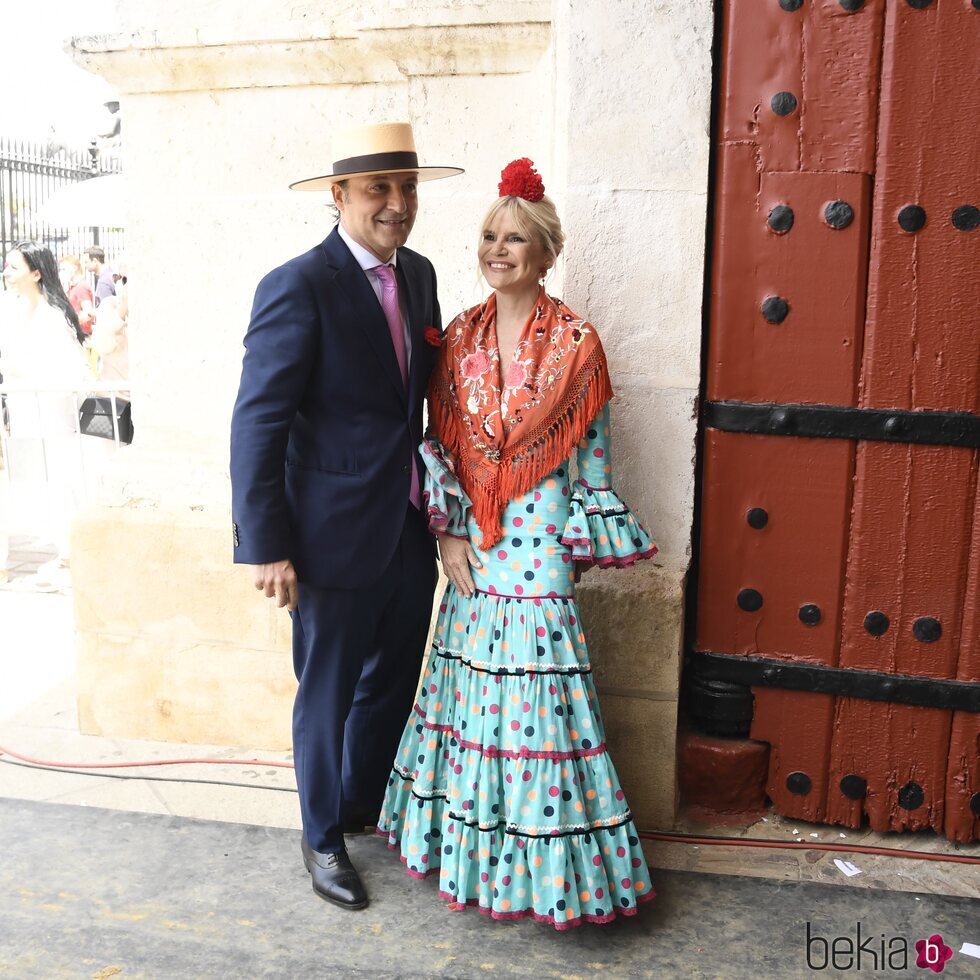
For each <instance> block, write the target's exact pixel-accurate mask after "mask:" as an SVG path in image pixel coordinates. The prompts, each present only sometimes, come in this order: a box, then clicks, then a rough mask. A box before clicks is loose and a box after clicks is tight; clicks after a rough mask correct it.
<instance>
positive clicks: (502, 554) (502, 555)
mask: <svg viewBox="0 0 980 980" xmlns="http://www.w3.org/2000/svg"><path fill="white" fill-rule="evenodd" d="M497 557H498V558H499V559H500V560H501V561H507V552H506V551H504V549H503V548H501V549H500V551H498V552H497Z"/></svg>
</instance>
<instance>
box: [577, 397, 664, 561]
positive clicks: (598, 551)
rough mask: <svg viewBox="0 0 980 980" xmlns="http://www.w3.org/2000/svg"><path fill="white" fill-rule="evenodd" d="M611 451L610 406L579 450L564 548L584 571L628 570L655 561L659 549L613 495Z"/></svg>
mask: <svg viewBox="0 0 980 980" xmlns="http://www.w3.org/2000/svg"><path fill="white" fill-rule="evenodd" d="M610 446H611V440H610V438H609V406H608V404H607V405H606V406H605V407H604V408H603V409H602V411H601V412H600V413H599V414H598V415H597V416H596V417H595V419H594V420H593V422H592V425H590V426H589V429H588V431H587V432H586V435H585V438H583V439H582V441H581V442H580V443H579V445H578V470H579V478H578V479H577V480H576V481H575V482H574V484H573V485H572V497H571V504H570V506H569V511H568V522H567V523H566V524H565V530H564V531H563V533H562V536H561V542H562V544H564V545H567V546H568V547H570V548H571V549H572V558H573V560H574V561H576V562H580V563H581V564H583V565H586V566H591V565H598V566H599V567H600V568H610V567H612V568H627V567H629V566H630V565H634V564H636V562H638V561H642V560H643V559H644V558H652V557H653V556H654V555H655V554H656V553H657V546H656V545H655V544H654V543H653V542H652V541H651V540H650V536H649V535H648V534H647V532H646V531H645V530H644V528H643V525H642V524H640V522H639V521H638V520H637V519H636V517H634V516H633V514H632V512H631V511H630V509H629V507H627V506H626V504H625V503H623V501H622V500H620V498H619V497H618V496H617V495H616V493H615V492H614V491H613V489H612V485H611V483H612V480H611V474H612V463H611V461H610Z"/></svg>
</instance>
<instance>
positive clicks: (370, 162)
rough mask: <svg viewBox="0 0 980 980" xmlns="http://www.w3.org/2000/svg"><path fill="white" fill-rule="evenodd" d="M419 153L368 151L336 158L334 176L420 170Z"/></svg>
mask: <svg viewBox="0 0 980 980" xmlns="http://www.w3.org/2000/svg"><path fill="white" fill-rule="evenodd" d="M418 169H419V155H418V154H417V153H412V152H408V151H399V152H393V153H366V154H364V155H363V156H359V157H347V158H346V159H344V160H335V161H334V165H333V176H334V177H340V176H342V175H343V174H363V173H375V174H384V173H390V172H392V171H394V170H418Z"/></svg>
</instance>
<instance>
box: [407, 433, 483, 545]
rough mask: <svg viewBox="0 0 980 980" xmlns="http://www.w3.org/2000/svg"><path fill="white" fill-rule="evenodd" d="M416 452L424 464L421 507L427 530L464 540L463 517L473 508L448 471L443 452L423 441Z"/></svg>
mask: <svg viewBox="0 0 980 980" xmlns="http://www.w3.org/2000/svg"><path fill="white" fill-rule="evenodd" d="M419 452H420V453H421V454H422V462H423V463H424V464H425V479H424V481H423V483H422V503H423V506H424V507H425V513H426V518H427V520H428V522H429V530H430V531H432V532H433V533H434V534H449V535H451V536H452V537H454V538H465V537H467V536H468V535H467V531H466V515H467V514H468V512H469V510H470V508H471V507H472V506H473V505H472V503H471V502H470V498H469V497H467V496H466V492H465V491H464V490H463V488H462V487H461V486H460V485H459V481H458V480H457V479H456V475H455V473H453V471H452V469H451V468H450V466H449V463H448V461H447V458H446V453H445V450H444V449H443V448H442V446H441V445H440V444H439V442H437V441H436V440H435V439H423V440H422V445H421V446H419Z"/></svg>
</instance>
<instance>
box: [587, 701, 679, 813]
mask: <svg viewBox="0 0 980 980" xmlns="http://www.w3.org/2000/svg"><path fill="white" fill-rule="evenodd" d="M599 706H600V711H601V713H602V719H603V723H604V725H605V730H606V742H607V744H608V746H609V751H610V753H611V755H612V760H613V762H614V763H615V766H616V771H617V772H618V773H619V778H620V782H622V784H623V790H624V791H625V792H626V799H627V800H628V801H629V805H630V808H631V810H632V811H633V817H634V820H635V822H636V826H637V827H638V828H639V829H640V830H670V828H671V827H672V826H673V824H674V816H675V811H676V795H677V793H676V778H677V763H676V757H675V738H676V729H677V702H676V701H651V700H649V699H647V698H633V697H619V696H616V695H612V694H609V693H606V694H602V695H600V698H599Z"/></svg>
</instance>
